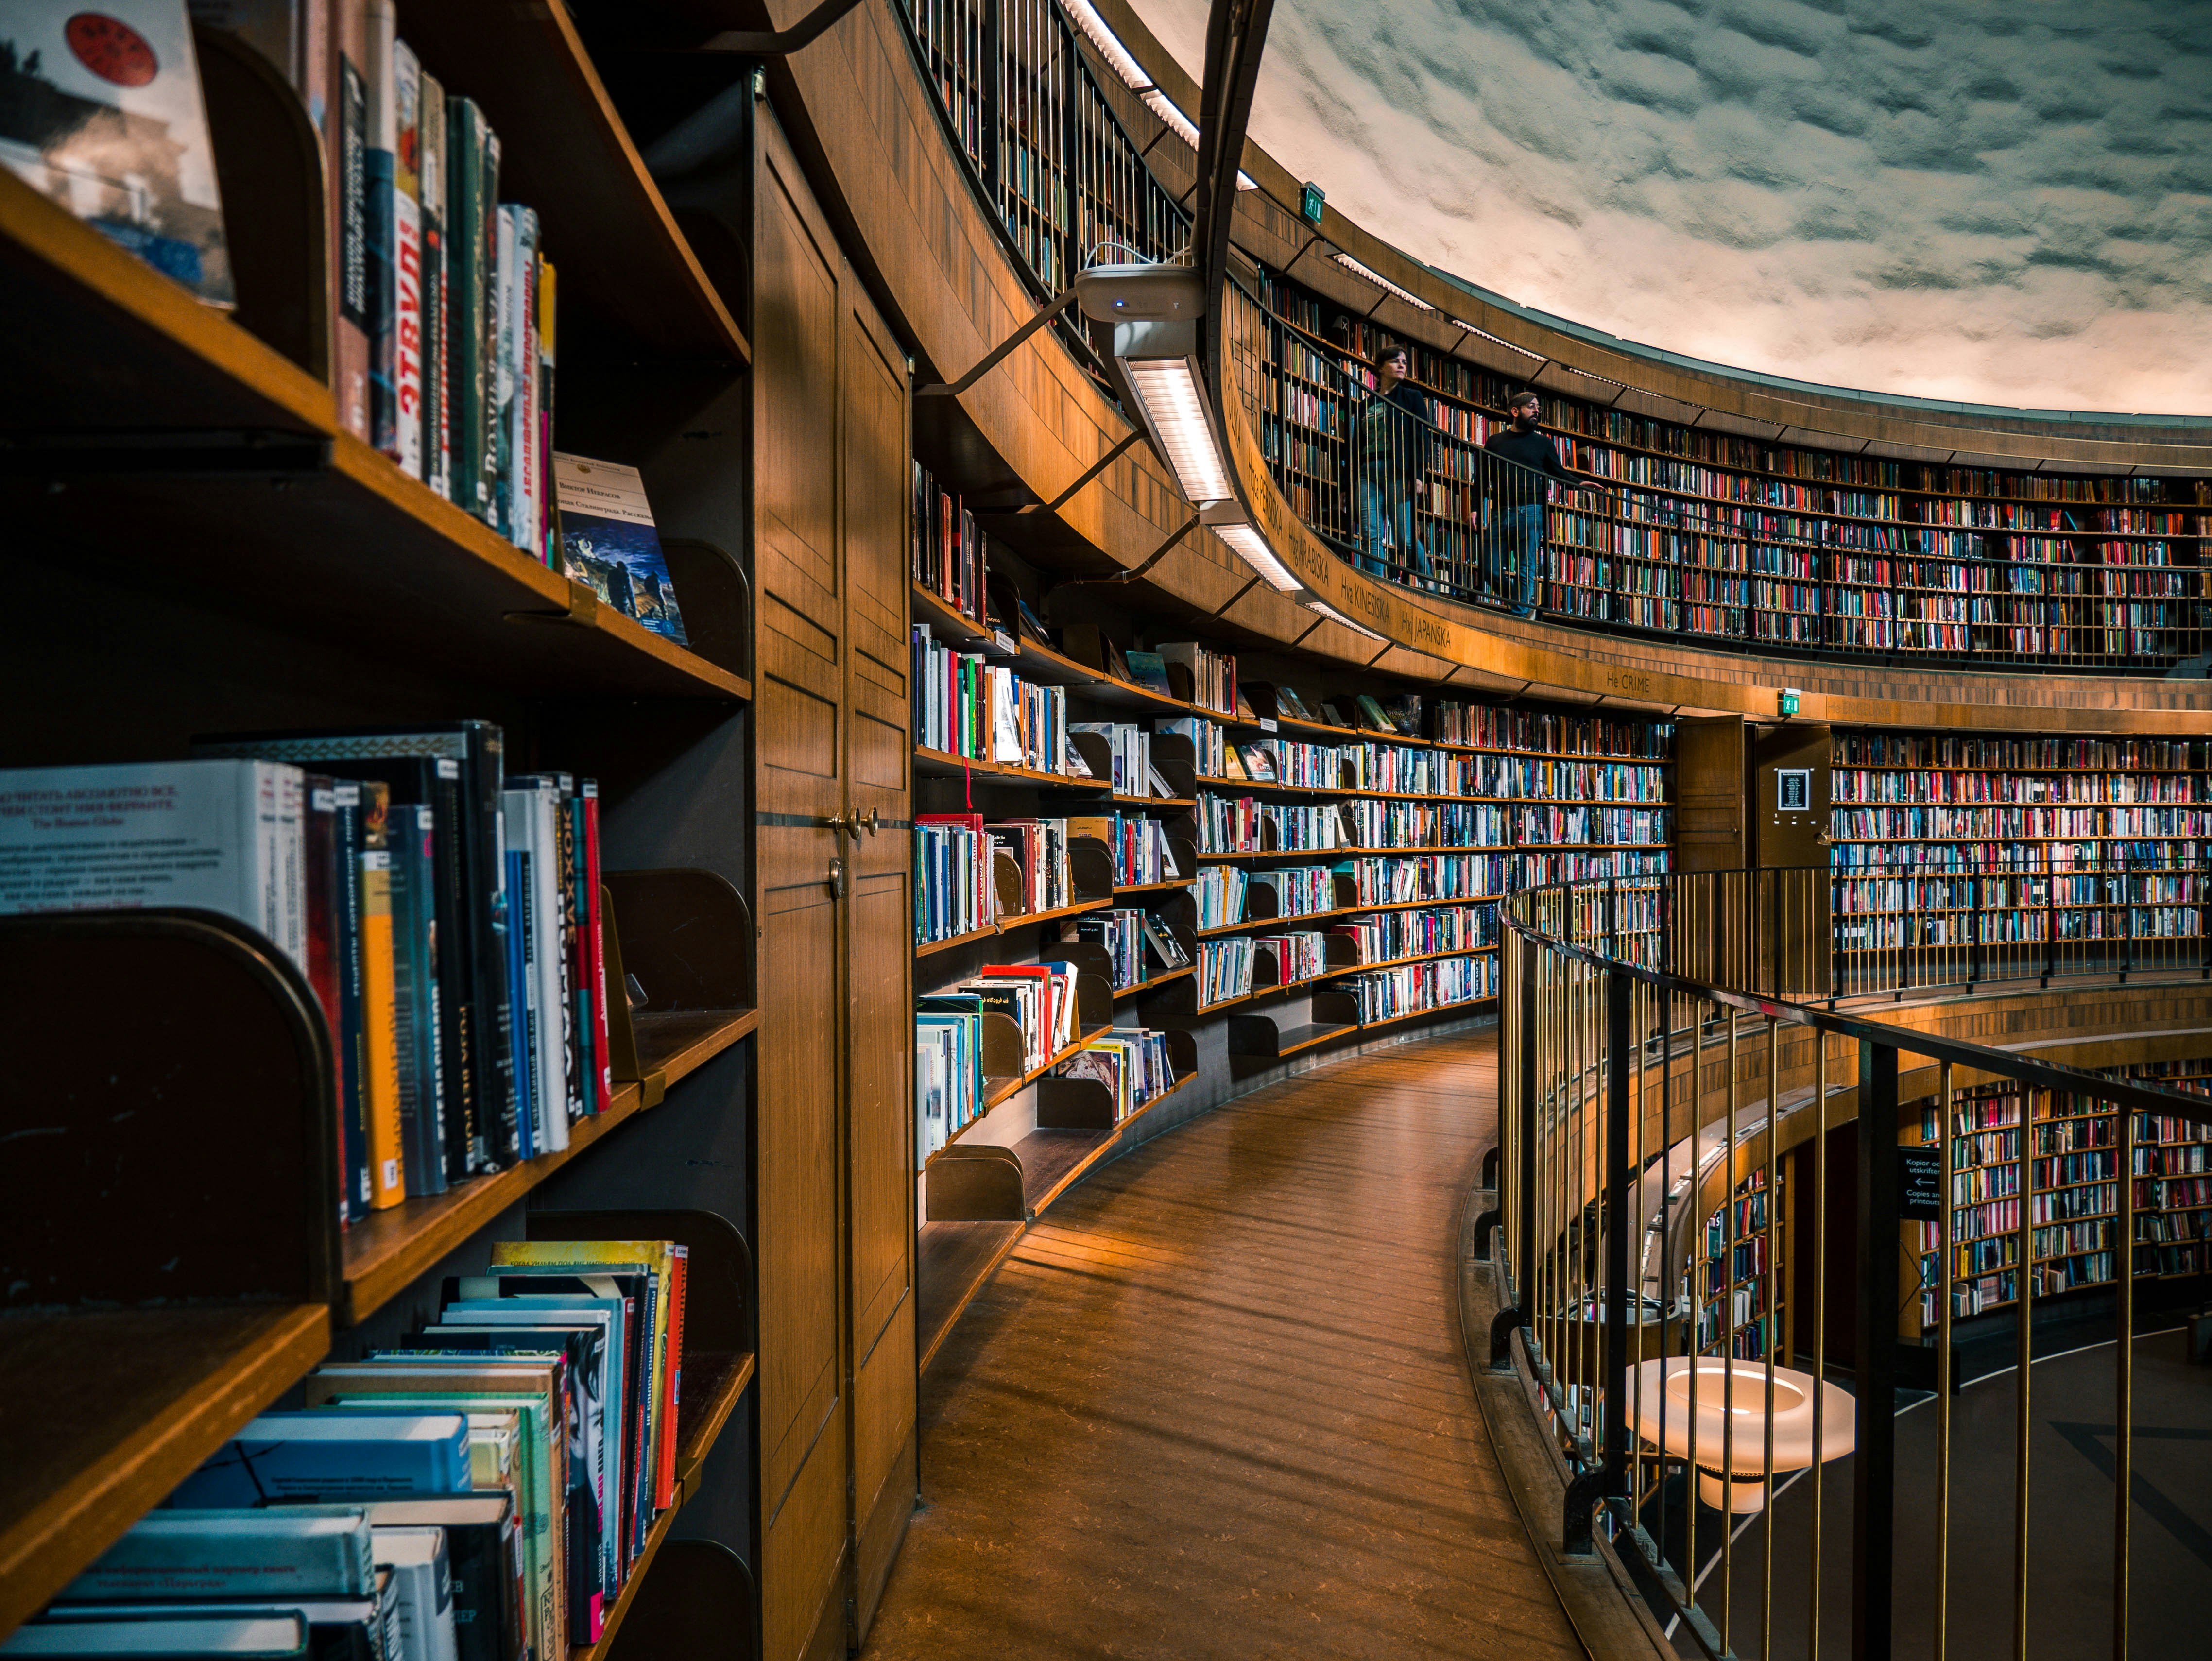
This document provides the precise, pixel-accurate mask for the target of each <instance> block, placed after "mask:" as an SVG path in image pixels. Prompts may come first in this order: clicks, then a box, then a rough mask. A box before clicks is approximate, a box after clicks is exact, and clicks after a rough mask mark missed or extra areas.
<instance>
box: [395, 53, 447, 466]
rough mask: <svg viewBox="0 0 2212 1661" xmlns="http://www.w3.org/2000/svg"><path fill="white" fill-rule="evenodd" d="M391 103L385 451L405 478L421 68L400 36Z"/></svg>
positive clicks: (415, 326)
mask: <svg viewBox="0 0 2212 1661" xmlns="http://www.w3.org/2000/svg"><path fill="white" fill-rule="evenodd" d="M432 84H433V85H435V84H436V83H435V82H433V83H432ZM424 294H425V285H424V283H423V277H422V64H420V63H419V62H417V61H416V57H415V53H414V50H413V49H412V48H411V47H410V46H408V44H407V43H406V42H405V41H404V40H395V41H394V42H393V43H392V351H391V360H392V362H391V380H392V409H393V417H392V437H393V445H392V450H391V451H389V452H388V453H389V454H391V456H392V459H393V460H395V461H397V462H398V464H399V465H400V467H401V469H402V471H404V472H406V473H407V475H408V476H409V477H410V478H426V477H428V470H427V469H426V468H425V466H424V465H423V443H422V432H423V428H422V403H423V398H422V383H423V365H424V358H423V355H422V349H423V344H424V337H425V334H426V331H425V329H424V326H423V304H424Z"/></svg>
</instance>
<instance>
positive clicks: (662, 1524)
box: [568, 1491, 685, 1661]
mask: <svg viewBox="0 0 2212 1661" xmlns="http://www.w3.org/2000/svg"><path fill="white" fill-rule="evenodd" d="M684 1497H685V1496H684V1494H683V1493H682V1492H681V1491H679V1492H678V1494H677V1496H676V1503H675V1504H674V1505H672V1506H669V1508H668V1509H667V1510H666V1511H664V1512H661V1513H660V1515H659V1516H658V1517H656V1518H653V1527H652V1528H651V1529H649V1530H647V1533H646V1536H645V1549H644V1550H642V1551H641V1552H639V1553H638V1555H637V1558H636V1561H634V1562H633V1563H631V1565H630V1566H629V1579H627V1580H625V1581H623V1589H622V1592H621V1595H620V1596H618V1597H617V1598H616V1599H615V1606H614V1608H612V1609H610V1610H608V1611H607V1615H606V1619H605V1621H601V1622H600V1624H599V1642H598V1643H596V1644H589V1645H585V1644H574V1645H571V1646H569V1649H568V1656H569V1661H606V1658H607V1657H608V1656H609V1655H611V1654H612V1653H613V1652H614V1646H615V1634H616V1632H617V1630H619V1629H620V1628H621V1626H622V1623H623V1616H624V1615H628V1614H629V1608H630V1605H631V1604H632V1603H635V1602H636V1601H637V1589H638V1588H639V1587H640V1586H641V1585H644V1584H645V1577H646V1575H647V1572H649V1571H650V1570H651V1569H652V1567H653V1559H654V1558H655V1557H657V1556H659V1555H660V1547H661V1542H663V1541H665V1540H666V1539H667V1538H668V1533H669V1530H671V1529H672V1528H674V1527H675V1526H676V1513H677V1512H680V1511H682V1510H683V1509H684Z"/></svg>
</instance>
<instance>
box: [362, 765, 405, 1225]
mask: <svg viewBox="0 0 2212 1661" xmlns="http://www.w3.org/2000/svg"><path fill="white" fill-rule="evenodd" d="M359 788H360V789H361V792H362V796H363V797H364V799H365V800H364V801H363V804H362V854H361V1007H362V1037H361V1065H362V1091H361V1104H362V1122H363V1124H364V1126H365V1127H366V1130H367V1143H368V1146H367V1165H368V1204H369V1208H370V1209H371V1210H374V1211H388V1210H390V1209H391V1208H392V1207H393V1206H396V1205H398V1204H399V1203H401V1202H403V1201H404V1200H405V1199H406V1197H407V1175H406V1156H405V1153H404V1149H405V1141H404V1129H403V1126H402V1123H401V1120H400V1111H399V1031H398V1013H399V1012H398V993H397V991H396V985H397V983H396V981H395V979H394V975H393V965H392V849H391V847H390V844H389V842H388V840H387V834H388V826H389V823H390V812H391V796H392V793H391V790H390V788H388V787H387V786H386V785H383V784H381V783H376V784H365V785H362V786H361V787H359Z"/></svg>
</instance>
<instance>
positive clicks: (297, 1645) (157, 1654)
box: [7, 1603, 307, 1661]
mask: <svg viewBox="0 0 2212 1661" xmlns="http://www.w3.org/2000/svg"><path fill="white" fill-rule="evenodd" d="M100 1607H101V1608H103V1609H108V1610H111V1611H114V1613H113V1614H112V1615H110V1616H109V1617H108V1618H106V1619H100V1620H93V1619H87V1618H82V1617H80V1616H77V1615H70V1616H69V1617H67V1618H64V1619H60V1620H54V1619H48V1620H45V1621H33V1622H32V1623H31V1624H30V1625H28V1626H24V1627H18V1628H16V1629H15V1631H14V1632H12V1633H10V1634H9V1635H8V1642H7V1653H8V1654H9V1657H10V1658H11V1661H12V1658H15V1657H19V1656H29V1655H79V1656H87V1657H113V1656H125V1655H137V1656H146V1657H149V1658H152V1661H165V1658H181V1657H185V1656H203V1655H204V1656H224V1657H228V1658H230V1661H285V1658H289V1657H293V1656H298V1657H301V1658H304V1657H305V1656H306V1655H307V1620H306V1618H305V1617H304V1616H302V1615H297V1614H294V1613H291V1612H289V1611H287V1612H285V1613H283V1614H271V1613H269V1612H267V1611H265V1610H264V1611H262V1612H259V1613H257V1614H253V1615H235V1616H234V1615H209V1614H206V1613H204V1612H203V1611H200V1610H197V1609H196V1610H194V1611H193V1612H192V1613H191V1614H189V1615H177V1616H174V1617H172V1618H166V1619H155V1618H154V1617H152V1616H150V1615H148V1614H147V1613H146V1611H145V1609H143V1607H142V1606H140V1605H138V1604H135V1603H134V1604H131V1605H128V1606H127V1609H126V1608H125V1607H124V1606H118V1605H115V1604H103V1605H101V1606H100Z"/></svg>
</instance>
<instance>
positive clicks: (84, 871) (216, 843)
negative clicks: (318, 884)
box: [0, 760, 312, 976]
mask: <svg viewBox="0 0 2212 1661" xmlns="http://www.w3.org/2000/svg"><path fill="white" fill-rule="evenodd" d="M305 788H306V779H305V775H304V774H303V773H302V772H301V770H300V769H299V768H297V767H294V766H284V765H278V764H271V763H269V762H263V761H247V760H234V761H178V762H128V763H122V764H116V765H112V766H96V767H23V768H10V769H5V770H0V914H9V913H15V912H26V911H85V910H137V909H139V908H142V907H145V906H156V905H158V906H190V907H192V908H195V909H197V910H204V911H215V912H220V913H221V914H222V915H223V916H227V917H231V918H234V919H235V920H236V921H238V922H242V923H244V924H246V926H247V927H248V928H254V929H258V931H260V933H261V934H263V935H264V936H266V937H267V939H268V940H269V941H270V944H271V945H272V946H275V947H276V949H277V950H278V951H279V952H283V954H284V955H285V956H286V957H288V958H290V959H291V960H292V961H293V962H294V963H295V964H297V965H298V966H299V968H300V970H301V973H302V974H305V975H310V976H312V970H311V965H310V963H309V959H308V954H307V857H306V831H305V824H304V813H305V804H304V801H303V793H304V791H305Z"/></svg>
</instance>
